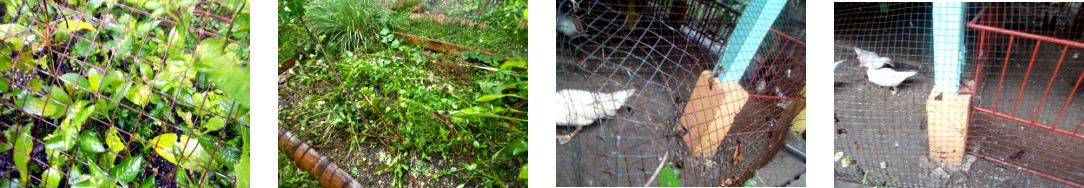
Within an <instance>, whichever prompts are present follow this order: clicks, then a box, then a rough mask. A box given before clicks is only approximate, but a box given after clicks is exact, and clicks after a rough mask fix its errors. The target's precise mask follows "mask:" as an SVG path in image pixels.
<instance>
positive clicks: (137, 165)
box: [109, 155, 143, 183]
mask: <svg viewBox="0 0 1084 188" xmlns="http://www.w3.org/2000/svg"><path fill="white" fill-rule="evenodd" d="M142 166H143V156H142V155H137V156H132V157H129V158H128V159H125V160H124V161H121V162H120V164H119V165H117V166H114V167H113V169H111V170H109V174H111V175H113V177H115V178H117V180H118V181H120V182H124V183H128V182H131V181H132V180H134V179H135V178H136V177H138V176H139V174H140V173H143V168H142Z"/></svg>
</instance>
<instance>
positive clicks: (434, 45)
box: [395, 32, 516, 61]
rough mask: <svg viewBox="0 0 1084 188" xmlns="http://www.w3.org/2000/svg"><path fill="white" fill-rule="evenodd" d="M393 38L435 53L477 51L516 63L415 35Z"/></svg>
mask: <svg viewBox="0 0 1084 188" xmlns="http://www.w3.org/2000/svg"><path fill="white" fill-rule="evenodd" d="M395 38H399V39H403V42H406V43H407V44H413V45H421V46H422V47H424V48H425V49H429V50H433V51H437V52H444V53H459V52H465V51H478V52H479V53H482V54H485V55H490V56H497V57H501V58H504V60H505V61H516V59H512V58H511V57H507V56H502V55H498V54H496V53H493V52H487V51H482V50H478V49H474V48H471V47H466V46H463V45H458V44H454V43H451V42H445V41H442V40H437V39H431V38H425V39H422V37H419V36H416V35H411V34H406V33H400V32H395Z"/></svg>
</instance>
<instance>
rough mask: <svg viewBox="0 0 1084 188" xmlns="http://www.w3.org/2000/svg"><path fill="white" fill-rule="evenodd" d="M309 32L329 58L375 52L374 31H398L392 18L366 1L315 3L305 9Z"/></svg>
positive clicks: (346, 0) (332, 0) (345, 0)
mask: <svg viewBox="0 0 1084 188" xmlns="http://www.w3.org/2000/svg"><path fill="white" fill-rule="evenodd" d="M305 9H306V11H307V13H309V14H308V15H309V16H310V17H311V20H312V28H313V29H314V30H315V33H316V35H317V36H320V37H322V38H323V39H322V41H321V42H322V43H326V44H328V47H330V50H328V52H331V53H333V54H338V52H339V51H340V50H341V51H357V50H361V49H376V48H377V47H378V46H375V45H377V44H379V43H378V42H376V41H379V40H378V39H377V36H378V33H377V32H378V31H380V30H381V29H388V28H396V27H398V26H397V25H396V24H395V23H396V22H394V19H395V16H394V15H393V14H392V13H391V12H389V11H387V10H385V9H384V8H383V7H380V6H379V5H377V4H376V3H374V2H372V1H369V0H361V1H351V0H327V1H316V2H312V3H311V4H309V6H308V7H306V8H305Z"/></svg>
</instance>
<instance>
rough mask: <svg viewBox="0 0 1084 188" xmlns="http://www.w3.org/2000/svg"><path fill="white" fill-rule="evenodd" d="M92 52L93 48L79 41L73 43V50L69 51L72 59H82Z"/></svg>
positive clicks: (83, 41) (85, 42)
mask: <svg viewBox="0 0 1084 188" xmlns="http://www.w3.org/2000/svg"><path fill="white" fill-rule="evenodd" d="M93 50H94V47H93V46H91V45H90V42H87V41H85V40H79V42H76V43H75V46H74V49H72V51H71V55H72V57H75V58H79V59H82V58H84V57H87V56H89V55H90V52H92V51H93Z"/></svg>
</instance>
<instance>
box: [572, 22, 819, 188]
mask: <svg viewBox="0 0 1084 188" xmlns="http://www.w3.org/2000/svg"><path fill="white" fill-rule="evenodd" d="M744 6H746V5H744V4H741V3H738V2H729V1H724V2H719V1H631V2H622V3H616V2H596V1H558V2H557V9H558V13H557V15H558V32H559V34H558V39H557V41H558V44H557V48H558V49H557V65H556V66H557V80H556V86H557V96H558V100H562V101H559V102H558V107H557V108H558V110H559V111H563V112H557V113H558V128H557V130H558V132H559V133H558V134H560V135H558V137H559V140H561V142H564V143H562V144H561V145H559V146H558V148H557V150H558V151H557V154H556V155H557V156H556V157H557V164H558V165H557V173H558V175H557V180H558V185H561V186H644V185H655V184H657V183H655V182H656V181H655V180H657V179H656V178H657V177H656V176H657V175H658V173H659V169H662V168H664V166H669V167H670V168H673V169H680V170H681V172H680V185H683V186H719V185H731V186H734V185H741V184H742V183H744V182H745V180H746V179H748V178H750V177H752V176H753V173H754V171H756V170H757V169H759V168H760V167H762V166H764V165H765V164H767V163H768V162H769V161H770V160H771V159H772V158H773V156H775V154H776V153H777V152H778V151H779V149H780V148H781V147H782V146H783V141H784V139H785V138H786V136H787V135H788V131H787V128H788V127H790V122H791V120H793V118H795V116H796V115H797V114H798V111H800V110H801V109H803V108H804V86H805V81H804V78H805V71H804V70H805V67H804V66H805V43H804V42H802V41H801V40H799V39H797V38H794V37H791V36H790V35H787V34H784V32H786V33H791V34H795V33H796V35H797V36H803V35H804V24H802V23H800V22H795V21H792V20H784V19H785V18H791V16H788V14H791V13H789V12H790V11H782V13H781V15H780V16H779V17H780V18H779V19H778V20H777V21H775V22H774V23H770V24H772V28H773V29H770V30H769V31H768V32H767V35H766V36H765V37H764V39H763V40H762V42H761V43H760V44H761V45H760V46H759V48H755V51H732V52H726V51H724V49H725V48H726V45H727V43H726V40H727V38H728V37H729V36H730V35H731V34H732V33H734V32H735V31H734V30H735V29H734V28H736V26H737V24H738V19H739V18H740V16H741V15H740V11H741V10H742V8H743V7H744ZM788 6H789V4H788ZM779 20H783V21H779ZM724 53H735V54H737V53H748V54H753V57H752V61H751V62H750V63H749V64H750V65H749V66H748V67H746V68H743V69H727V68H720V69H718V73H722V74H724V75H725V74H740V75H741V76H740V77H741V78H740V79H738V80H737V81H734V82H733V83H735V84H733V85H725V86H726V87H727V88H718V87H719V86H724V85H723V84H721V83H720V82H721V81H720V79H719V77H716V76H712V71H713V69H714V67H715V66H716V65H717V64H720V63H717V62H723V63H731V62H725V60H723V61H721V60H720V58H719V57H723V56H722V55H723V54H724ZM701 91H707V92H701ZM722 91H735V92H726V93H724V92H722ZM739 92H740V93H745V94H747V95H748V96H747V99H748V100H747V101H746V100H742V97H740V96H731V95H733V93H739ZM576 102H580V103H577V104H590V105H564V104H569V103H576ZM717 110H721V112H720V111H717ZM562 116H563V117H562ZM723 116H729V117H723ZM585 117H597V118H585ZM721 121H730V122H729V123H719V122H721ZM730 123H732V124H730ZM724 124H725V125H724ZM730 125H732V126H730ZM577 127H579V128H577ZM581 128H582V129H581ZM561 138H563V140H562V139H561Z"/></svg>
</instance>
